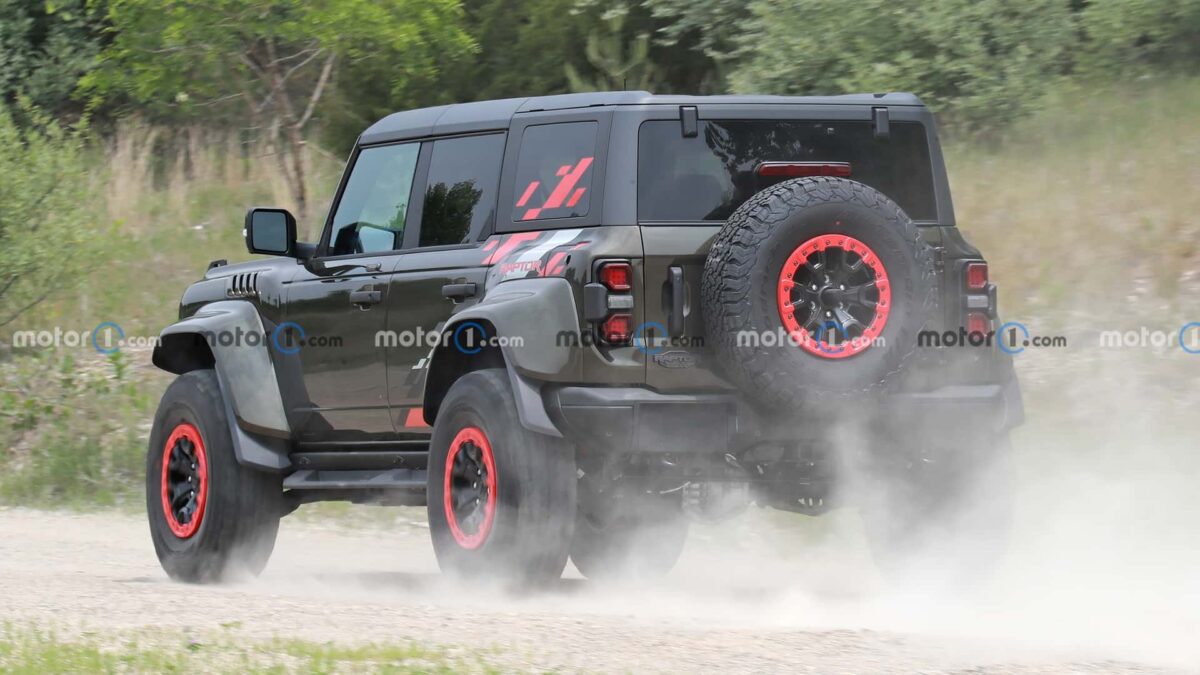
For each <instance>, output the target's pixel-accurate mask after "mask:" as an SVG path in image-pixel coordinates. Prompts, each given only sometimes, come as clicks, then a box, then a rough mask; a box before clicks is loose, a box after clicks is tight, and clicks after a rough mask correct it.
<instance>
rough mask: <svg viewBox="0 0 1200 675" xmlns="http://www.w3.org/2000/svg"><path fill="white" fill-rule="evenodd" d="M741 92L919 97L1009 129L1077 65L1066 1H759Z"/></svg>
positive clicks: (970, 120) (980, 123) (736, 81)
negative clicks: (901, 93) (882, 93)
mask: <svg viewBox="0 0 1200 675" xmlns="http://www.w3.org/2000/svg"><path fill="white" fill-rule="evenodd" d="M750 13H751V18H750V19H749V20H748V25H747V30H746V31H745V32H744V34H743V35H742V36H741V37H740V38H738V44H739V46H740V49H739V51H738V57H739V59H740V60H741V61H740V65H739V66H738V67H737V68H736V69H735V71H734V72H733V74H732V75H731V77H730V81H731V85H732V88H733V89H734V90H735V92H739V93H752V92H760V93H772V94H812V93H823V94H834V93H841V92H855V91H911V92H913V93H915V94H917V95H919V96H921V97H922V99H923V100H924V101H925V102H926V103H927V104H929V105H930V106H931V107H932V108H933V109H934V110H936V111H938V112H941V113H943V114H944V117H945V118H946V119H947V121H949V122H951V123H953V124H955V125H956V126H959V127H967V128H980V127H985V126H995V125H997V123H1002V122H1005V121H1008V120H1009V119H1011V118H1013V117H1015V116H1016V115H1018V114H1019V113H1020V112H1022V111H1023V110H1025V109H1026V108H1027V107H1029V106H1030V105H1031V103H1032V102H1034V101H1036V100H1037V98H1038V96H1039V94H1040V93H1041V92H1042V91H1044V90H1045V89H1046V88H1047V87H1048V86H1049V85H1050V84H1051V83H1052V82H1053V81H1054V80H1055V78H1056V77H1057V76H1059V75H1060V74H1062V73H1064V72H1066V70H1067V69H1068V68H1069V66H1070V60H1069V57H1070V55H1071V53H1072V52H1073V51H1074V49H1075V47H1076V44H1077V41H1078V39H1077V35H1078V32H1077V30H1076V24H1075V18H1074V15H1073V14H1072V12H1071V10H1070V8H1069V7H1068V5H1067V3H1066V2H1065V1H1064V0H1024V1H1023V2H1007V0H946V1H945V2H935V3H931V2H925V1H924V0H858V1H857V2H839V1H836V0H755V1H754V2H752V3H751V5H750Z"/></svg>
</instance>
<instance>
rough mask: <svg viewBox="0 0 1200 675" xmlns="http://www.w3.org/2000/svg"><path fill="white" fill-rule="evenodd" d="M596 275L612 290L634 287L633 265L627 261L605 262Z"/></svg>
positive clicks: (626, 289)
mask: <svg viewBox="0 0 1200 675" xmlns="http://www.w3.org/2000/svg"><path fill="white" fill-rule="evenodd" d="M596 276H597V277H598V278H599V280H600V283H602V284H604V287H605V288H607V289H608V290H610V291H628V290H630V289H632V288H633V266H632V265H630V264H629V263H627V262H608V263H604V264H603V265H601V266H600V269H599V271H598V272H597V273H596Z"/></svg>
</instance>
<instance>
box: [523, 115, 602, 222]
mask: <svg viewBox="0 0 1200 675" xmlns="http://www.w3.org/2000/svg"><path fill="white" fill-rule="evenodd" d="M599 128H600V125H599V124H598V123H596V122H566V123H561V124H541V125H536V126H531V127H528V128H526V129H525V134H524V136H523V137H522V139H521V154H520V157H519V158H518V159H517V188H516V194H515V195H514V196H513V205H514V207H515V208H514V210H513V219H514V220H545V219H548V218H572V217H575V216H586V215H587V213H588V205H589V202H590V196H591V195H590V193H591V188H592V174H593V171H592V168H593V167H592V165H593V163H594V161H595V158H596V135H597V133H598V132H599Z"/></svg>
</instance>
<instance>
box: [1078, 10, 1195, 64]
mask: <svg viewBox="0 0 1200 675" xmlns="http://www.w3.org/2000/svg"><path fill="white" fill-rule="evenodd" d="M1082 22H1083V30H1084V34H1085V35H1086V37H1087V53H1088V59H1087V63H1085V64H1084V66H1085V67H1084V70H1087V71H1098V72H1099V73H1102V74H1106V75H1114V74H1119V73H1120V72H1121V71H1122V70H1125V69H1127V68H1128V67H1130V66H1134V67H1138V66H1147V65H1149V66H1159V67H1163V66H1166V67H1179V66H1183V67H1185V68H1190V69H1192V70H1193V72H1194V69H1195V67H1196V65H1197V64H1198V63H1200V0H1120V1H1117V0H1092V1H1091V2H1089V3H1088V4H1087V5H1086V6H1085V7H1084V8H1083V16H1082Z"/></svg>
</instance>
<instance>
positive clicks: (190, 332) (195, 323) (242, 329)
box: [152, 300, 292, 471]
mask: <svg viewBox="0 0 1200 675" xmlns="http://www.w3.org/2000/svg"><path fill="white" fill-rule="evenodd" d="M271 339H272V337H271V335H269V334H268V333H267V331H266V329H265V328H264V326H263V322H262V317H260V316H259V314H258V309H257V308H256V307H255V306H254V305H253V304H251V303H249V302H247V301H244V300H222V301H218V302H214V303H211V304H208V305H205V306H204V307H201V308H200V309H199V310H198V311H197V312H196V313H195V314H193V315H192V316H190V317H188V318H186V319H183V320H181V321H179V322H177V323H174V324H171V325H170V326H167V327H166V328H165V329H163V331H162V333H160V334H159V339H158V342H157V344H156V345H155V347H154V354H153V356H152V360H153V362H154V365H155V366H157V367H159V368H161V369H163V370H165V371H167V372H171V373H175V374H177V375H182V374H183V373H186V372H188V371H191V370H197V369H200V368H213V369H214V370H215V371H216V374H217V383H218V384H219V385H220V387H221V398H222V399H223V400H224V402H225V414H226V416H227V417H228V418H229V420H230V422H231V424H230V430H231V431H232V433H233V449H234V453H235V455H236V456H237V459H238V461H239V462H240V463H241V464H244V465H247V466H253V467H256V468H260V469H266V470H269V471H284V470H286V469H288V468H289V467H290V466H291V460H290V459H289V458H288V453H289V452H290V451H291V437H292V431H291V426H290V425H289V423H288V419H287V413H286V410H285V409H284V404H283V396H282V395H281V393H280V391H279V380H278V378H277V377H276V375H275V365H274V362H273V361H272V358H271V352H270V349H271V347H270V343H271Z"/></svg>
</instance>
